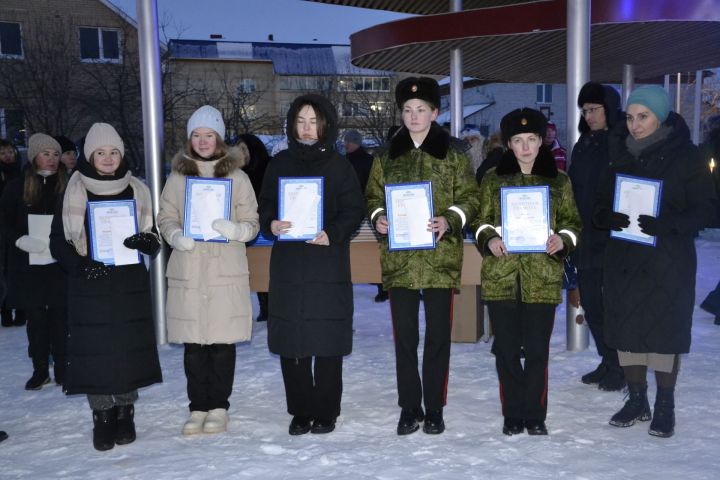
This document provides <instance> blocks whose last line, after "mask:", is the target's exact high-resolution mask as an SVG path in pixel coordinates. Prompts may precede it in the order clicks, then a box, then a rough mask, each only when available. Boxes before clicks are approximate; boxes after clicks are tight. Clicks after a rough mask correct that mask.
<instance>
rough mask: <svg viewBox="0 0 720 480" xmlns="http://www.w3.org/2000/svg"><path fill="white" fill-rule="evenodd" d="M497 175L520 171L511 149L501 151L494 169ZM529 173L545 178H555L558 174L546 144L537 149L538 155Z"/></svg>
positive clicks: (512, 173) (553, 158)
mask: <svg viewBox="0 0 720 480" xmlns="http://www.w3.org/2000/svg"><path fill="white" fill-rule="evenodd" d="M495 173H496V174H497V175H514V174H516V173H520V164H519V163H518V161H517V158H516V157H515V154H514V153H513V151H512V150H507V151H506V152H505V153H503V156H502V158H500V163H498V166H497V168H496V169H495ZM531 175H539V176H541V177H546V178H555V177H557V176H558V169H557V167H556V166H555V157H554V156H553V154H552V152H551V151H550V149H549V148H548V147H547V146H546V145H542V146H541V147H540V150H539V151H538V156H537V158H536V159H535V163H534V164H533V168H532V172H531Z"/></svg>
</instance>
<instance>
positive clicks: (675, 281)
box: [594, 112, 715, 354]
mask: <svg viewBox="0 0 720 480" xmlns="http://www.w3.org/2000/svg"><path fill="white" fill-rule="evenodd" d="M664 125H666V126H668V127H670V128H671V129H672V130H671V132H670V135H669V136H668V137H667V138H665V139H664V140H661V141H659V142H657V143H654V144H651V145H649V146H648V147H646V148H645V150H644V151H642V152H641V154H640V156H639V157H638V158H635V157H634V156H633V155H632V154H631V153H630V152H629V151H628V150H627V147H626V146H625V139H626V138H627V136H628V131H627V128H626V127H625V125H619V126H618V128H617V129H615V130H613V131H612V132H611V136H610V140H609V142H610V152H611V162H610V165H609V167H608V174H607V175H606V176H605V178H604V179H603V181H602V184H601V186H600V189H599V192H598V193H599V196H598V203H597V205H596V208H595V216H594V221H595V223H596V224H597V225H598V226H599V227H605V228H607V225H603V218H604V217H605V212H607V211H608V210H612V205H613V196H614V186H615V176H616V174H618V173H622V174H627V175H633V176H637V177H645V178H651V179H658V180H662V181H663V185H662V198H661V200H660V213H659V216H658V219H659V221H661V222H662V223H663V224H664V225H667V226H668V228H669V233H667V234H664V235H658V237H657V243H656V246H655V247H652V246H648V245H642V244H638V243H632V242H628V241H623V240H620V239H616V238H613V237H610V238H609V240H608V243H607V247H606V249H605V260H604V265H603V268H604V272H603V281H604V304H605V341H606V342H607V344H608V346H610V347H612V348H615V349H617V350H622V351H630V352H638V353H647V352H653V353H665V354H674V353H686V352H688V351H689V349H690V328H691V324H692V314H693V307H694V304H695V272H696V254H695V240H694V237H695V234H696V233H697V231H698V230H700V229H702V228H704V227H705V226H706V225H708V224H709V223H710V222H711V220H712V216H713V215H714V206H713V201H714V198H715V194H714V192H713V185H712V180H711V178H710V175H709V169H708V167H707V165H706V164H705V163H704V162H702V160H701V159H700V156H699V154H698V149H697V148H696V147H695V145H693V144H692V142H691V141H690V131H689V130H688V127H687V125H686V124H685V120H683V118H682V117H681V116H679V115H677V114H675V113H674V112H671V113H670V116H669V117H668V118H667V120H666V121H665V124H664Z"/></svg>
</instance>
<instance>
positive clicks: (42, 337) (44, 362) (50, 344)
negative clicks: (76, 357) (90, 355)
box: [25, 307, 68, 383]
mask: <svg viewBox="0 0 720 480" xmlns="http://www.w3.org/2000/svg"><path fill="white" fill-rule="evenodd" d="M25 318H26V320H27V337H28V355H29V356H30V358H31V359H32V362H33V368H34V369H35V370H37V371H47V369H48V357H49V356H50V355H52V357H53V370H54V374H55V381H57V382H58V383H63V381H64V380H65V364H66V362H67V334H68V327H67V308H65V307H62V308H55V307H52V308H45V307H43V308H28V309H26V310H25Z"/></svg>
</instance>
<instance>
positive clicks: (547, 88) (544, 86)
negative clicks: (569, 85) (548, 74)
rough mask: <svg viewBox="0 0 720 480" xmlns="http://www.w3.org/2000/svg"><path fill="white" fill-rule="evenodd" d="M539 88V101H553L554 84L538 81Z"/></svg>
mask: <svg viewBox="0 0 720 480" xmlns="http://www.w3.org/2000/svg"><path fill="white" fill-rule="evenodd" d="M536 88H537V100H536V102H537V103H552V85H550V84H548V83H538V84H537V85H536Z"/></svg>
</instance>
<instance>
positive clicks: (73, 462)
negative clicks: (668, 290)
mask: <svg viewBox="0 0 720 480" xmlns="http://www.w3.org/2000/svg"><path fill="white" fill-rule="evenodd" d="M697 245H698V252H699V253H698V259H699V261H698V264H699V269H698V286H697V300H696V303H700V302H701V301H702V299H703V298H704V297H705V295H706V294H707V293H708V291H710V290H711V289H712V288H714V286H715V283H716V282H717V280H718V278H719V277H720V268H718V265H720V238H718V237H715V238H713V237H710V236H703V237H701V238H699V239H698V241H697ZM375 293H376V291H375V287H373V286H368V285H359V286H356V287H355V309H356V316H355V345H354V353H353V354H352V355H350V356H349V357H347V358H346V360H345V368H344V384H345V392H344V396H343V404H342V409H343V411H342V415H341V417H340V418H339V422H338V426H337V429H336V430H335V432H333V433H331V434H328V435H313V434H307V435H303V436H300V437H291V436H289V435H288V434H287V427H288V424H289V422H290V416H289V415H288V414H287V413H286V410H285V396H284V390H283V384H282V376H281V374H280V365H279V360H278V358H277V357H274V356H273V355H271V354H270V353H268V350H267V345H266V340H267V336H266V333H267V331H266V326H265V324H262V323H261V324H257V323H256V324H255V332H254V336H253V340H252V342H250V343H247V344H242V345H238V349H237V352H238V357H237V369H236V376H235V387H234V391H233V395H232V397H231V398H230V401H231V407H230V418H231V421H230V425H229V430H228V432H226V433H224V434H216V435H200V436H195V437H190V438H185V437H182V436H181V435H180V429H181V426H182V424H183V422H184V421H185V419H186V417H187V415H188V411H187V398H186V393H185V376H184V373H183V364H182V348H181V347H178V346H168V345H166V346H162V347H160V358H161V362H162V367H163V375H164V377H165V383H162V384H158V385H154V386H152V387H149V388H146V389H142V390H141V391H140V400H139V401H138V403H137V405H136V424H137V433H138V439H137V441H136V442H135V443H133V444H130V445H127V446H116V447H115V448H114V449H113V450H110V451H108V452H97V451H95V450H94V449H93V447H92V437H91V435H92V419H91V413H90V410H89V407H88V405H87V401H86V399H85V397H84V396H72V397H67V396H65V395H63V394H62V392H61V391H60V388H59V387H56V386H47V387H45V388H44V389H43V390H41V391H38V392H27V391H25V390H23V385H24V383H25V381H26V380H27V378H29V375H30V373H31V372H30V370H31V366H30V361H29V359H28V358H27V356H26V352H27V340H26V336H25V331H24V329H21V328H3V329H0V365H1V368H0V412H1V414H0V429H1V430H5V431H7V432H8V433H9V434H10V438H9V439H8V440H6V441H5V442H3V443H2V444H0V478H2V479H13V478H32V479H51V478H52V479H57V478H63V479H65V478H68V479H70V478H78V479H80V478H82V479H88V478H91V479H152V480H163V479H177V478H183V479H199V478H203V479H204V478H233V479H234V478H253V479H293V480H295V479H324V478H341V479H381V480H391V479H413V480H422V479H433V480H434V479H475V478H478V479H479V478H483V479H486V478H489V479H524V478H532V479H538V478H553V479H556V478H558V479H564V478H567V479H617V478H628V479H635V478H653V479H654V480H659V479H682V478H692V479H694V480H700V479H711V478H713V479H714V478H718V470H719V468H718V467H720V459H719V458H718V453H719V452H720V450H719V449H718V447H719V445H720V442H718V439H719V438H720V419H719V417H718V414H717V412H718V411H720V400H718V388H717V371H718V358H719V357H720V327H719V326H716V325H713V318H712V316H711V315H710V314H708V313H706V312H704V311H702V310H700V309H699V308H697V307H696V309H695V318H694V326H693V346H692V350H691V353H690V354H689V355H688V356H686V357H684V358H683V363H682V366H681V372H680V378H679V382H678V388H677V394H676V404H677V408H676V415H677V427H676V433H675V436H674V437H672V438H670V439H660V438H656V437H652V436H650V435H648V433H647V428H648V423H642V424H638V425H635V426H633V427H630V428H626V429H620V428H615V427H611V426H609V425H608V423H607V422H608V419H609V418H610V416H611V415H612V414H613V413H615V411H617V410H618V409H619V408H620V407H621V406H622V403H623V393H621V392H602V391H600V390H598V389H597V388H594V387H591V386H588V385H583V384H582V383H581V382H580V380H579V378H580V376H581V375H582V374H584V373H586V372H588V371H590V370H592V369H593V368H594V367H595V366H596V364H597V362H598V359H597V354H596V353H595V351H594V349H593V347H592V343H591V349H590V350H586V351H582V352H575V353H573V352H568V351H566V350H565V344H564V342H565V314H564V310H563V308H562V307H560V308H559V309H558V312H557V318H556V325H555V331H554V333H553V336H552V340H551V354H550V369H549V376H550V394H549V411H548V420H547V425H548V428H549V430H550V435H549V436H547V437H530V436H528V435H524V434H523V435H517V436H513V437H507V436H505V435H503V434H502V432H501V427H502V417H501V415H500V401H499V398H498V386H497V377H496V373H495V366H494V358H493V356H492V355H491V353H490V344H489V343H483V342H480V343H477V344H457V343H456V344H453V346H452V357H451V373H450V383H449V393H448V405H447V407H446V408H445V422H446V425H447V430H446V431H445V433H444V434H442V435H438V436H430V435H426V434H424V433H422V431H419V432H417V433H414V434H412V435H409V436H406V437H398V436H397V435H396V433H395V426H396V424H397V419H398V415H399V408H398V407H397V397H396V390H395V362H394V354H393V345H392V331H391V327H390V320H389V313H388V304H387V303H383V304H375V303H374V302H373V297H374V295H375ZM255 308H256V310H257V305H256V304H255ZM648 379H649V382H650V388H649V392H650V401H651V404H652V402H653V399H654V395H655V394H654V391H655V388H654V380H653V376H652V375H649V377H648Z"/></svg>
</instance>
